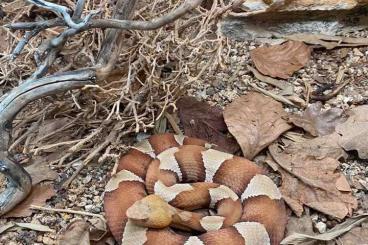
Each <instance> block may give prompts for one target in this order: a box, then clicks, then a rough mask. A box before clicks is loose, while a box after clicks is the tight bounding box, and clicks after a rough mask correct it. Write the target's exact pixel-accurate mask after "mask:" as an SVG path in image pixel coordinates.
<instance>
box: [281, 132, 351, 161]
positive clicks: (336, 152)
mask: <svg viewBox="0 0 368 245" xmlns="http://www.w3.org/2000/svg"><path fill="white" fill-rule="evenodd" d="M339 138H340V136H339V135H338V134H336V133H333V134H329V135H326V136H321V137H317V138H314V139H306V138H302V140H300V141H298V142H294V143H292V144H290V145H288V147H287V148H286V149H285V152H286V153H289V154H293V153H297V152H300V151H303V152H304V153H305V154H306V155H309V156H313V157H315V158H316V159H323V158H326V157H331V158H334V159H336V160H338V159H340V158H346V157H347V154H346V152H345V151H344V150H343V149H342V148H341V146H340V145H339V144H338V140H339Z"/></svg>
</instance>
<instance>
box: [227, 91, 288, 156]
mask: <svg viewBox="0 0 368 245" xmlns="http://www.w3.org/2000/svg"><path fill="white" fill-rule="evenodd" d="M286 116H287V114H286V112H285V111H284V109H283V108H282V104H281V103H279V102H277V101H275V100H273V99H271V98H270V97H266V96H264V95H262V94H259V93H249V94H247V95H244V96H242V97H240V98H238V99H236V100H235V101H234V102H232V103H231V104H230V105H229V106H227V107H226V108H225V111H224V118H225V122H226V125H227V126H228V128H229V131H230V133H231V134H232V135H234V137H235V138H236V140H237V141H238V143H239V145H240V147H241V149H242V151H243V154H244V157H246V158H248V159H253V157H255V156H256V155H257V154H258V153H259V152H260V151H261V150H263V149H264V148H266V147H267V146H268V145H269V144H271V143H272V142H273V141H274V140H276V139H277V138H278V137H279V136H280V135H281V134H282V133H284V132H285V131H287V130H289V129H290V128H291V126H290V125H289V124H288V123H287V122H286V120H285V119H284V118H286Z"/></svg>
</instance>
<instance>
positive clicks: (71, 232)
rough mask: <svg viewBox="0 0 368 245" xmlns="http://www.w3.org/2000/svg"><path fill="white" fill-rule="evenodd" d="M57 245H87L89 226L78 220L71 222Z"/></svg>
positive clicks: (61, 234)
mask: <svg viewBox="0 0 368 245" xmlns="http://www.w3.org/2000/svg"><path fill="white" fill-rule="evenodd" d="M57 244H58V245H89V244H90V241H89V224H88V223H87V222H85V221H84V220H81V219H78V220H74V221H73V222H71V223H70V224H69V225H68V226H67V227H66V228H65V230H63V231H62V232H61V233H60V234H59V236H58V238H57Z"/></svg>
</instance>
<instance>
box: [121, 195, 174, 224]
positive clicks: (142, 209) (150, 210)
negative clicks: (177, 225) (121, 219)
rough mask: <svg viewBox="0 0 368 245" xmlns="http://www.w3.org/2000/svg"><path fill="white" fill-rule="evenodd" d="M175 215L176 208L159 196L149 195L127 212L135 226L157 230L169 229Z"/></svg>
mask: <svg viewBox="0 0 368 245" xmlns="http://www.w3.org/2000/svg"><path fill="white" fill-rule="evenodd" d="M174 214H175V208H173V207H172V206H170V205H169V204H168V203H167V202H165V201H164V200H163V199H162V198H161V197H159V196H157V195H149V196H146V197H145V198H143V199H141V200H139V201H136V202H135V203H134V204H133V205H132V206H131V207H130V208H128V210H127V212H126V215H127V216H128V218H129V219H130V220H132V221H133V222H134V223H135V224H137V225H139V226H144V227H149V228H156V229H163V228H165V227H168V226H169V225H170V224H171V222H172V216H173V215H174Z"/></svg>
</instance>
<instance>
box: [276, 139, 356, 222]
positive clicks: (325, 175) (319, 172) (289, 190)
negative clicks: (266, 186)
mask: <svg viewBox="0 0 368 245" xmlns="http://www.w3.org/2000/svg"><path fill="white" fill-rule="evenodd" d="M269 151H270V153H271V156H272V158H273V160H274V161H275V162H276V163H277V164H278V165H279V166H280V168H279V172H280V173H281V176H282V185H281V188H280V190H281V193H282V194H283V197H284V199H285V201H286V203H287V204H288V205H289V207H290V208H291V209H292V210H293V211H294V213H295V214H296V215H297V216H301V215H302V213H303V210H304V209H303V205H305V206H308V207H310V208H312V209H315V210H318V211H320V212H322V213H325V214H327V215H330V216H332V217H335V218H339V219H343V218H345V216H347V215H350V214H352V211H353V209H355V208H357V205H358V203H357V200H356V198H355V197H353V196H352V194H351V190H350V188H349V190H348V191H346V189H347V187H349V184H347V180H346V178H345V176H344V175H343V174H342V173H340V172H338V171H336V170H337V168H338V166H339V164H340V163H339V162H338V161H337V160H335V159H333V158H330V157H326V158H322V159H316V158H314V157H312V156H310V155H308V154H305V153H304V152H297V153H294V154H287V153H284V152H283V151H281V150H280V148H279V147H278V145H277V144H273V145H271V146H270V147H269ZM339 189H343V190H344V191H341V190H339Z"/></svg>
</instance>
